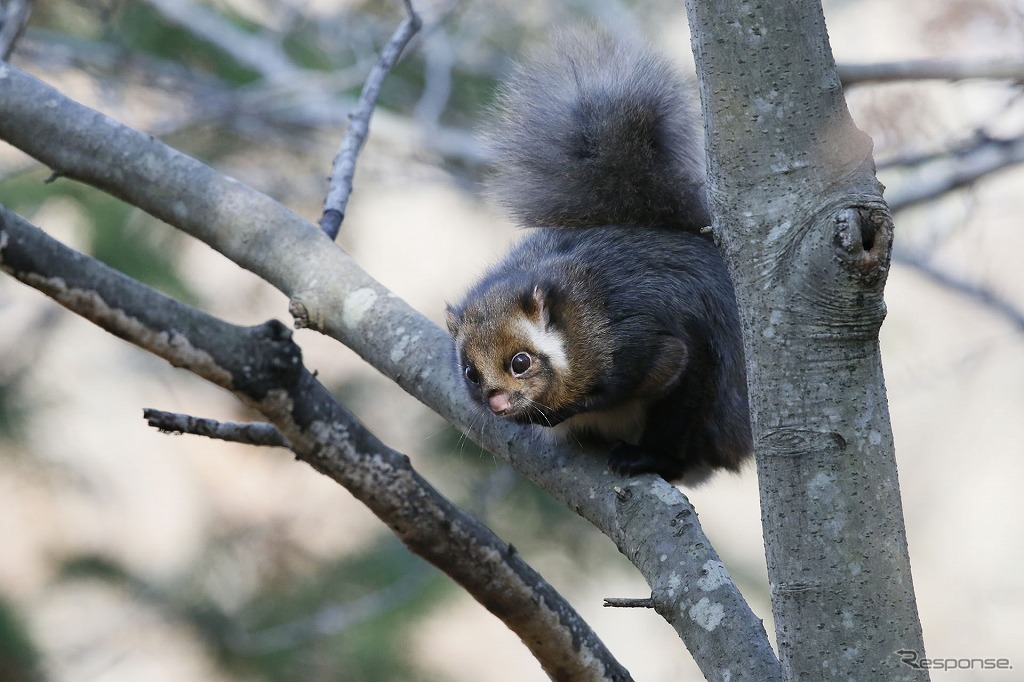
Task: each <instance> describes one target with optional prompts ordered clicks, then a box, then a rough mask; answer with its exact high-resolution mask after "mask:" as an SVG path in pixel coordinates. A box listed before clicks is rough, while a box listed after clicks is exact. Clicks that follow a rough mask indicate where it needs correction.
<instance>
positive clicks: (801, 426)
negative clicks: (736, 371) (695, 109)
mask: <svg viewBox="0 0 1024 682" xmlns="http://www.w3.org/2000/svg"><path fill="white" fill-rule="evenodd" d="M687 9H688V13H689V17H690V24H691V28H692V44H693V50H694V54H695V57H696V60H697V68H698V73H699V79H700V87H701V94H702V99H703V106H704V114H705V119H706V125H707V140H708V148H709V169H708V170H709V193H710V196H711V199H712V204H713V205H712V208H713V212H714V221H715V223H714V228H715V234H716V238H717V239H718V240H719V242H720V244H721V246H722V248H723V251H724V253H725V255H726V260H727V262H728V264H729V269H730V272H731V274H732V277H733V280H734V282H735V285H736V294H737V298H738V300H739V305H740V310H741V318H742V323H743V333H744V343H745V349H746V357H747V370H748V383H749V387H750V401H751V413H752V421H753V428H754V438H755V448H756V455H757V468H758V476H759V481H760V494H761V509H762V512H761V514H762V523H763V527H764V536H765V544H766V552H767V561H768V575H769V579H770V582H771V594H772V608H773V611H774V615H775V626H776V631H777V635H778V643H779V655H780V659H781V662H782V665H783V674H784V676H785V678H786V679H831V678H846V679H864V678H870V679H886V680H897V679H899V680H903V679H914V680H919V679H927V671H924V670H921V671H919V670H915V669H913V668H911V667H909V666H907V665H905V664H903V663H902V662H901V658H900V656H898V655H897V654H896V653H895V652H896V651H897V650H901V649H904V650H914V651H918V652H921V653H922V655H923V643H922V634H921V626H920V620H919V618H918V614H917V606H916V602H915V599H914V591H913V585H912V581H911V575H910V560H909V556H908V552H907V541H906V534H905V529H904V524H903V513H902V507H901V503H900V495H899V486H898V482H897V475H896V461H895V452H894V447H893V439H892V432H891V426H890V422H889V413H888V406H887V403H886V396H885V384H884V380H883V377H882V367H881V362H880V356H879V348H878V329H879V326H880V325H881V323H882V319H883V317H884V315H885V305H884V302H883V300H882V289H883V287H884V284H885V277H886V273H887V271H888V266H889V257H890V249H891V244H892V222H891V219H890V216H889V212H888V208H887V207H886V205H885V203H884V201H883V199H882V196H881V187H880V185H879V184H878V182H877V181H876V180H875V176H874V164H873V161H872V158H871V142H870V140H869V139H868V138H867V137H866V136H865V135H864V134H862V133H861V132H860V131H859V130H858V129H857V128H856V127H855V126H854V124H853V121H852V120H851V118H850V116H849V113H848V111H847V109H846V104H845V101H844V99H843V93H842V88H841V86H840V83H839V79H838V77H837V75H836V71H835V64H834V61H833V58H832V53H831V49H830V47H829V44H828V36H827V33H826V30H825V22H824V17H823V15H822V11H821V6H820V2H819V1H818V0H793V1H791V2H779V3H753V4H751V3H747V2H743V1H741V0H712V1H709V0H688V2H687Z"/></svg>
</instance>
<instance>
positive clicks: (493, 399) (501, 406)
mask: <svg viewBox="0 0 1024 682" xmlns="http://www.w3.org/2000/svg"><path fill="white" fill-rule="evenodd" d="M508 398H509V395H508V393H506V392H505V391H498V392H497V393H493V394H491V395H489V396H487V403H488V404H489V405H490V406H491V412H493V413H494V414H505V413H506V412H508V411H510V410H511V409H512V403H511V402H510V401H509V399H508Z"/></svg>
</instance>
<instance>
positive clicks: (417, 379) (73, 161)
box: [0, 66, 779, 681]
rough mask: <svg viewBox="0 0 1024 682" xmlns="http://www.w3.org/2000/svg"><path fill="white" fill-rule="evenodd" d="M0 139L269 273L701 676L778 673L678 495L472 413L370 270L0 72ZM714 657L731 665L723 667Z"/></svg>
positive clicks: (294, 222)
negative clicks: (638, 602) (597, 533)
mask: <svg viewBox="0 0 1024 682" xmlns="http://www.w3.org/2000/svg"><path fill="white" fill-rule="evenodd" d="M0 139H5V140H7V141H9V142H11V143H12V144H14V145H15V146H17V147H19V148H21V149H22V150H24V151H25V152H27V153H28V154H30V155H31V156H34V157H35V158H37V159H39V160H40V161H42V162H43V163H46V164H47V165H49V166H50V167H52V168H53V169H54V170H55V171H57V172H59V173H60V174H62V175H64V176H66V177H70V178H74V179H78V180H81V181H83V182H87V183H89V184H92V185H95V186H97V187H99V188H101V189H103V190H105V191H107V192H109V193H110V194H112V195H114V196H117V197H120V198H122V199H124V200H125V201H127V202H129V203H131V204H133V205H135V206H138V207H139V208H141V209H143V210H145V211H147V212H149V213H150V214H152V215H154V216H156V217H158V218H161V219H163V220H166V221H167V222H168V223H170V224H172V225H174V226H175V227H177V228H179V229H181V230H183V231H185V232H187V233H189V234H191V235H193V236H194V237H196V238H197V239H199V240H200V241H203V242H205V243H206V244H208V245H210V246H211V247H213V248H214V249H216V250H217V251H219V252H221V253H223V254H224V255H225V256H227V257H228V258H229V259H230V260H232V261H234V262H235V263H237V264H238V265H240V266H242V267H243V268H246V269H247V270H250V271H252V272H254V273H256V274H257V275H259V276H260V277H262V278H263V279H265V280H267V281H268V282H270V283H271V284H272V285H274V286H275V287H277V288H278V289H279V290H281V291H282V292H284V293H285V294H286V295H288V296H290V297H291V299H292V300H291V309H292V311H293V314H294V315H295V317H296V320H297V322H298V323H299V324H304V325H306V326H310V327H313V328H315V329H318V330H320V331H322V332H324V333H326V334H327V335H329V336H331V337H333V338H335V339H337V340H339V341H341V342H342V343H343V344H345V345H346V346H348V347H350V348H352V349H353V350H355V351H356V352H357V353H358V354H359V355H361V356H362V357H363V358H364V359H366V360H367V362H369V363H370V364H372V365H373V366H374V367H376V368H377V369H378V370H379V371H381V372H382V373H383V374H384V375H386V376H388V377H389V378H391V379H392V380H393V381H395V382H396V383H397V384H398V385H399V386H401V387H402V388H403V389H405V390H406V391H408V392H409V393H410V394H412V395H413V396H414V397H416V398H417V399H419V400H420V401H421V402H423V403H424V404H426V405H427V406H428V407H430V408H432V409H434V410H435V411H437V412H438V413H439V414H441V415H442V416H443V417H445V418H446V419H448V420H449V421H451V422H452V423H453V424H455V425H456V426H458V427H459V428H461V429H463V430H464V431H467V432H468V433H469V434H470V436H471V437H472V438H473V439H474V440H475V441H477V442H478V443H480V444H481V445H482V446H483V447H484V448H486V449H487V450H489V451H490V452H492V453H494V454H495V455H497V456H499V457H501V458H502V459H504V460H506V461H508V462H510V463H511V464H512V465H513V466H515V467H516V468H517V469H518V470H519V471H520V472H522V473H523V474H524V475H525V476H527V477H528V478H530V479H531V480H533V481H534V482H535V483H537V484H538V485H539V486H541V487H542V488H544V489H545V490H546V491H548V492H549V493H550V494H552V495H553V496H554V497H556V498H557V499H559V500H560V501H562V502H563V503H564V504H565V505H566V506H568V507H569V508H570V509H572V510H574V511H575V512H576V513H578V514H580V515H581V516H583V517H585V518H586V519H588V520H589V521H590V522H591V523H593V524H594V525H595V526H597V527H598V528H599V529H600V530H601V531H602V532H603V533H605V534H606V535H607V536H608V537H610V538H611V539H612V541H613V542H615V544H616V545H617V546H618V547H619V549H620V550H621V551H622V552H623V553H624V554H625V555H626V556H627V557H629V559H630V560H631V561H632V562H633V563H634V565H636V566H637V568H639V569H640V572H641V573H642V574H643V576H644V577H645V579H646V580H647V581H648V583H649V584H650V585H651V588H652V591H653V594H654V598H655V599H656V601H657V603H658V605H659V608H658V611H659V613H660V614H661V615H662V616H663V617H664V618H665V619H666V620H667V621H668V622H669V623H670V624H671V625H672V626H673V627H674V628H675V629H676V631H677V632H678V633H679V635H680V637H681V638H682V639H683V640H684V642H685V643H686V645H687V647H688V648H689V649H690V651H691V653H692V654H693V655H694V658H695V659H696V661H697V663H698V665H700V666H701V669H702V670H703V671H704V674H705V675H706V676H707V677H708V678H709V679H711V680H720V679H727V678H728V676H730V675H731V679H732V680H741V679H742V680H761V681H767V680H773V679H778V676H779V668H778V661H777V659H776V658H775V655H774V653H773V652H772V650H771V647H770V645H769V644H768V639H767V636H766V634H765V632H764V627H763V625H762V624H761V622H760V620H759V619H758V618H757V617H756V616H755V615H754V614H753V613H752V612H751V611H750V608H749V606H748V605H747V604H746V602H745V601H744V600H743V598H742V596H741V595H740V593H739V591H738V590H737V589H736V586H735V584H734V583H733V582H732V580H731V579H730V578H729V576H728V574H727V573H726V572H725V570H724V567H722V564H721V561H720V560H719V558H718V556H717V554H716V553H715V552H714V550H713V548H712V547H711V544H710V542H709V541H708V539H707V537H706V536H705V535H704V533H703V531H702V530H701V528H700V524H699V522H698V521H697V516H696V513H695V512H694V511H693V508H692V506H691V505H690V504H689V502H688V501H687V499H686V498H685V496H683V495H682V494H681V493H680V492H679V491H678V490H677V489H676V488H673V487H672V486H670V485H669V484H667V483H665V482H664V481H663V480H661V479H658V478H655V477H652V476H641V477H637V478H634V479H629V480H626V479H621V478H618V477H615V476H612V475H610V474H609V472H608V471H607V470H606V468H605V466H604V462H605V459H606V456H605V455H604V454H603V453H602V454H600V455H594V454H593V453H590V454H587V453H583V452H582V451H581V450H580V449H579V448H577V447H574V446H571V445H568V444H557V443H553V442H551V440H550V439H549V438H547V437H545V435H544V434H543V433H540V432H539V430H538V429H537V428H532V427H523V426H517V425H515V424H510V423H508V422H504V421H502V420H500V419H498V418H495V417H481V415H480V414H479V412H478V411H477V410H476V409H475V407H474V406H473V405H472V404H471V403H470V401H469V400H468V398H467V397H466V396H465V392H464V390H463V389H462V385H461V378H460V377H459V376H458V374H457V372H456V371H455V367H454V363H453V362H452V361H451V359H450V352H451V351H450V340H449V338H448V335H447V334H446V333H445V332H444V331H443V330H441V329H440V328H438V327H437V326H436V325H434V324H433V323H431V322H430V321H429V320H427V319H425V318H424V317H423V316H422V315H421V314H419V313H418V312H416V311H415V310H413V309H412V308H410V307H409V306H408V305H407V304H406V303H405V302H404V301H402V300H401V299H400V298H398V297H397V296H395V295H394V294H392V293H391V292H389V291H388V290H387V289H386V288H385V287H383V286H382V285H381V284H380V283H379V282H376V281H375V280H373V279H372V278H371V277H369V275H367V274H366V273H365V272H364V271H363V270H361V269H360V268H359V267H358V266H357V265H356V264H355V262H354V261H353V260H352V259H351V258H350V257H349V256H348V255H347V254H346V253H345V252H344V251H342V250H341V249H339V248H337V247H336V246H335V245H334V243H333V242H331V241H330V240H329V239H328V238H327V237H326V236H325V235H324V234H323V233H322V232H320V231H319V230H318V229H317V228H316V227H315V226H313V225H311V224H310V223H308V222H306V221H304V220H302V219H301V218H300V217H298V216H297V215H295V214H294V213H292V212H291V211H289V210H287V209H285V208H284V207H282V206H281V205H280V204H278V203H277V202H275V201H273V200H271V199H270V198H268V197H266V196H265V195H263V194H260V193H259V192H256V191H254V190H253V189H251V188H249V187H247V186H245V185H243V184H242V183H239V182H237V181H235V180H233V179H230V178H226V177H224V176H223V175H221V174H220V173H218V172H216V171H215V170H213V169H211V168H209V167H208V166H205V165H204V164H202V163H199V162H198V161H195V160H194V159H191V158H189V157H187V156H186V155H184V154H181V153H180V152H177V151H175V150H173V149H171V148H169V147H167V146H165V145H163V144H161V143H160V142H158V141H156V140H153V139H152V138H150V137H149V136H147V135H145V134H142V133H138V132H136V131H133V130H130V129H128V128H126V127H124V126H122V125H119V124H117V123H116V122H115V121H113V120H111V119H109V118H107V117H105V116H103V115H101V114H99V113H97V112H95V111H93V110H91V109H89V108H87V107H84V106H82V105H80V104H77V103H75V102H73V101H71V100H69V99H67V98H66V97H64V96H62V95H61V94H60V93H58V92H56V91H55V90H53V89H52V88H50V87H48V86H46V85H44V84H42V83H40V82H39V81H37V80H36V79H34V78H32V77H31V76H28V75H26V74H24V73H22V72H21V71H18V70H17V69H13V68H10V67H6V68H5V67H2V66H0ZM279 426H280V425H279ZM285 435H286V436H287V437H288V438H289V440H291V435H290V434H289V433H287V432H286V434H285ZM616 486H618V489H619V492H618V494H617V493H616V490H615V489H616ZM708 575H712V576H713V577H714V579H712V580H709V579H708ZM721 661H732V662H735V665H734V667H732V668H727V669H726V668H722V667H721Z"/></svg>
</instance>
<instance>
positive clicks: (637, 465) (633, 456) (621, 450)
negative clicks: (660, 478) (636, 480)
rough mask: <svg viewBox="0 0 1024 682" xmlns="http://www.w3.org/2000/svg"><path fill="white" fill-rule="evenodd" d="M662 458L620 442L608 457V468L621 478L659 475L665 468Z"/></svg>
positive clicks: (636, 446) (613, 447) (638, 447)
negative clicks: (662, 468)
mask: <svg viewBox="0 0 1024 682" xmlns="http://www.w3.org/2000/svg"><path fill="white" fill-rule="evenodd" d="M663 464H664V463H663V462H662V461H661V458H660V457H658V456H656V455H655V454H653V453H651V451H649V450H646V449H644V448H642V447H640V446H638V445H631V444H629V443H624V442H622V441H619V442H618V443H616V444H615V445H613V446H612V451H611V453H610V454H609V455H608V468H609V469H611V470H612V471H614V472H615V473H617V474H619V475H621V476H636V475H638V474H658V473H661V466H659V465H662V466H663Z"/></svg>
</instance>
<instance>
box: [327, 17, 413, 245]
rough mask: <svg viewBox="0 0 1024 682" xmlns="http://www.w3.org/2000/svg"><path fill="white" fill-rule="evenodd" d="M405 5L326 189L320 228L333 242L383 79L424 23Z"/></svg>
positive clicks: (369, 80) (351, 120)
mask: <svg viewBox="0 0 1024 682" xmlns="http://www.w3.org/2000/svg"><path fill="white" fill-rule="evenodd" d="M404 4H405V11H406V13H407V14H408V16H407V17H406V19H405V21H403V22H402V23H401V24H400V25H399V26H398V28H397V29H395V32H394V34H393V35H392V36H391V39H390V40H389V41H388V44H387V45H385V46H384V50H383V51H382V52H381V55H380V60H379V61H378V62H377V64H376V65H374V67H373V70H372V71H370V75H369V76H368V77H367V79H366V83H365V84H364V85H363V91H362V93H361V94H360V95H359V104H358V105H357V106H356V109H355V111H353V112H352V113H350V114H349V117H348V118H349V124H348V130H346V131H345V137H344V138H343V139H342V141H341V147H340V148H339V149H338V154H337V156H335V158H334V167H333V168H332V170H331V181H330V186H329V187H328V190H327V198H326V199H325V200H324V212H323V215H322V216H321V217H320V229H321V230H323V231H324V234H326V235H327V236H328V237H330V238H331V239H332V240H333V239H336V238H337V236H338V230H339V229H340V228H341V223H342V222H343V221H344V220H345V209H346V208H347V207H348V198H349V196H350V195H351V194H352V180H353V178H354V177H355V173H356V159H357V158H358V156H359V152H360V151H361V150H362V148H363V145H364V144H366V138H367V136H368V135H369V134H370V117H371V116H373V110H374V108H375V107H376V106H377V97H378V95H380V90H381V88H382V87H383V86H384V79H385V78H387V76H388V74H389V73H390V72H391V69H392V67H394V65H395V64H396V63H397V62H398V58H399V57H400V56H401V54H402V50H404V49H405V46H406V45H407V44H408V43H409V41H410V40H412V37H413V36H414V35H416V32H417V31H419V30H420V26H421V23H422V22H421V21H420V17H419V15H418V14H416V11H415V10H413V8H412V2H410V0H404Z"/></svg>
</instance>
